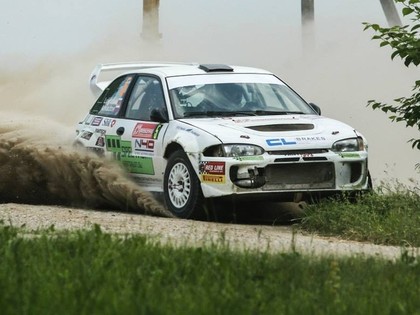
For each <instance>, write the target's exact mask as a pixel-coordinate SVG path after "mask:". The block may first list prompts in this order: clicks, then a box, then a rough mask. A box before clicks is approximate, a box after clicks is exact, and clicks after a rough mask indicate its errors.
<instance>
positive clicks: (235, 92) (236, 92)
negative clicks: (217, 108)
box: [217, 83, 244, 107]
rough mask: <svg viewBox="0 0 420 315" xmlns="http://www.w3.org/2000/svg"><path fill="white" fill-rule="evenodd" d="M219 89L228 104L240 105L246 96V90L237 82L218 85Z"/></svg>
mask: <svg viewBox="0 0 420 315" xmlns="http://www.w3.org/2000/svg"><path fill="white" fill-rule="evenodd" d="M217 90H218V92H219V94H220V96H222V99H223V102H224V103H226V106H229V107H230V106H231V105H233V106H236V107H237V106H240V105H242V100H243V98H244V90H243V88H242V86H240V85H239V84H236V83H223V84H218V85H217Z"/></svg>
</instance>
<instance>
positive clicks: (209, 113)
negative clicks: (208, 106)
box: [184, 110, 256, 117]
mask: <svg viewBox="0 0 420 315" xmlns="http://www.w3.org/2000/svg"><path fill="white" fill-rule="evenodd" d="M238 115H242V116H243V115H245V116H255V115H256V113H255V112H253V111H244V112H243V111H238V112H227V111H213V110H209V111H204V112H194V111H193V112H185V113H184V117H197V116H209V117H216V116H223V117H226V116H238Z"/></svg>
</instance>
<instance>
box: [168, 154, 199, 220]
mask: <svg viewBox="0 0 420 315" xmlns="http://www.w3.org/2000/svg"><path fill="white" fill-rule="evenodd" d="M163 185H164V186H163V195H164V199H165V205H166V208H167V209H168V210H169V211H170V212H171V213H172V214H174V215H175V216H176V217H178V218H183V219H192V218H193V219H200V218H202V217H203V214H204V209H205V200H204V197H203V193H202V191H201V187H200V180H199V179H198V177H197V174H196V173H195V171H194V169H193V167H192V166H191V163H190V161H189V159H188V157H187V156H186V154H185V153H184V152H183V151H175V152H174V153H173V154H172V155H171V156H170V157H169V160H168V164H167V165H166V169H165V175H164V180H163Z"/></svg>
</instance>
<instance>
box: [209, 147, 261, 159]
mask: <svg viewBox="0 0 420 315" xmlns="http://www.w3.org/2000/svg"><path fill="white" fill-rule="evenodd" d="M263 153H264V149H263V148H261V147H259V146H257V145H252V144H221V145H218V146H213V147H210V148H207V149H206V150H205V151H204V152H203V154H204V156H220V157H222V156H224V157H235V156H252V155H261V154H263Z"/></svg>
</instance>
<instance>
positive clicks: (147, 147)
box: [131, 139, 155, 156]
mask: <svg viewBox="0 0 420 315" xmlns="http://www.w3.org/2000/svg"><path fill="white" fill-rule="evenodd" d="M131 143H132V149H133V153H135V154H138V155H147V156H151V155H154V154H155V140H151V139H133V140H132V142H131Z"/></svg>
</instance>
